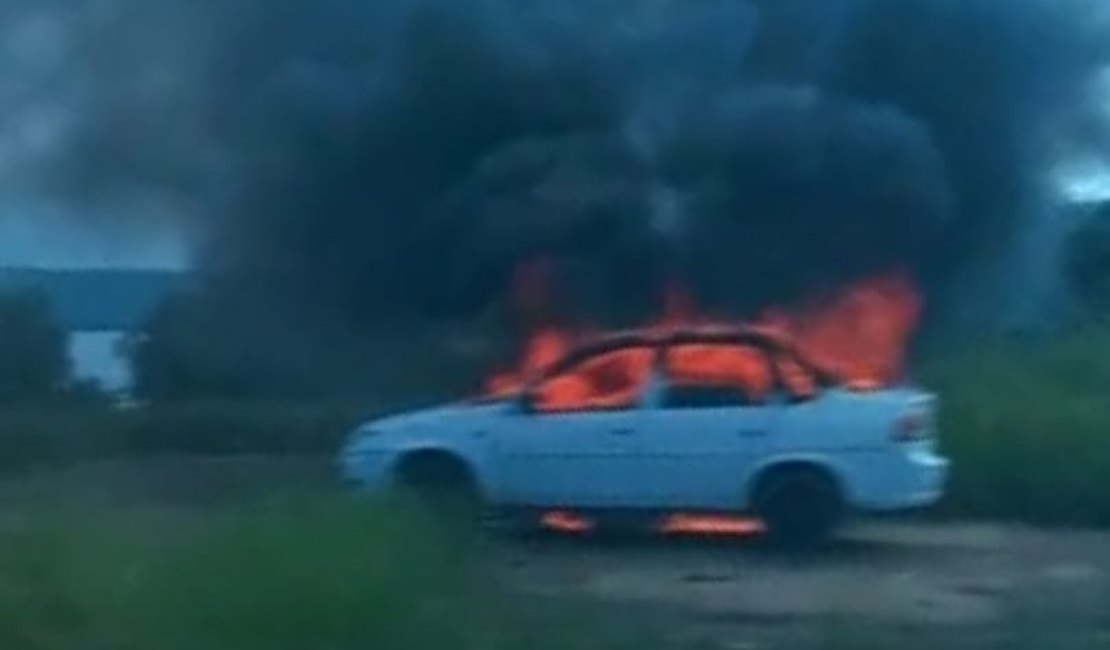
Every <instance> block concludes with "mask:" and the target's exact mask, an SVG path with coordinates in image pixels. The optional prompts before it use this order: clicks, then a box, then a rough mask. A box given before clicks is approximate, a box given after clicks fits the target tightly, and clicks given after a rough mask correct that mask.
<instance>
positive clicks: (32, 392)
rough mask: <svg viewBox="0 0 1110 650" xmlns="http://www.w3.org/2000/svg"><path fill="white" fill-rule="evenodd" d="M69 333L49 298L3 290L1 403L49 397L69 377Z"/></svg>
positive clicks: (0, 297) (60, 389) (0, 296)
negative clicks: (56, 320)
mask: <svg viewBox="0 0 1110 650" xmlns="http://www.w3.org/2000/svg"><path fill="white" fill-rule="evenodd" d="M69 371H70V367H69V352H68V349H67V344H66V334H65V332H63V331H62V330H61V329H60V328H59V327H58V326H57V325H56V324H55V323H54V319H53V315H52V314H51V313H50V306H49V304H48V303H47V301H46V299H45V298H44V297H43V296H41V295H39V294H37V293H33V292H8V293H0V403H8V404H10V403H15V402H20V401H27V400H43V399H50V398H53V397H55V396H57V395H58V394H60V393H62V392H63V391H64V389H65V387H66V384H67V383H68V381H69Z"/></svg>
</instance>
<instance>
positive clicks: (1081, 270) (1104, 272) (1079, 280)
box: [1064, 202, 1110, 318]
mask: <svg viewBox="0 0 1110 650" xmlns="http://www.w3.org/2000/svg"><path fill="white" fill-rule="evenodd" d="M1093 212H1094V213H1093V214H1092V215H1091V217H1090V219H1089V220H1088V221H1087V222H1086V224H1085V225H1084V226H1083V227H1081V228H1079V229H1078V230H1077V231H1076V232H1075V233H1074V234H1073V235H1072V236H1071V238H1070V240H1069V241H1068V244H1067V248H1066V251H1067V258H1066V263H1065V269H1064V270H1065V273H1066V277H1067V279H1068V282H1069V284H1070V286H1071V289H1072V292H1073V293H1074V294H1075V296H1076V297H1077V298H1078V299H1079V302H1080V304H1081V305H1082V306H1083V307H1084V308H1085V309H1086V311H1087V313H1088V315H1090V316H1093V317H1095V318H1107V317H1110V202H1108V203H1103V204H1100V205H1099V206H1098V207H1097V208H1096V209H1095V210H1094V211H1093Z"/></svg>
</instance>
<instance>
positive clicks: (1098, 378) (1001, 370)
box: [925, 327, 1110, 524]
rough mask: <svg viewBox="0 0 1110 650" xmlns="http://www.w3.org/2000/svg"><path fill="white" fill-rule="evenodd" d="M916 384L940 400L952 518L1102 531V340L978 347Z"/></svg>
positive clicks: (1107, 410) (1109, 372)
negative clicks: (1078, 526) (950, 464)
mask: <svg viewBox="0 0 1110 650" xmlns="http://www.w3.org/2000/svg"><path fill="white" fill-rule="evenodd" d="M925 376H926V383H927V384H928V385H929V386H930V388H933V389H935V390H937V391H938V392H939V393H940V394H941V397H942V422H941V428H942V436H943V439H942V441H943V445H944V449H945V451H946V453H947V454H949V455H950V456H951V457H952V459H953V464H954V465H953V476H952V483H951V487H950V495H949V496H950V498H949V507H950V508H951V510H952V511H954V512H956V513H959V514H966V515H975V516H986V517H998V518H1013V519H1019V520H1025V521H1031V522H1039V523H1066V524H1110V481H1108V480H1107V477H1110V399H1107V389H1108V388H1110V331H1108V330H1106V329H1103V328H1100V327H1095V328H1091V329H1088V330H1085V331H1082V332H1077V333H1073V334H1071V335H1068V336H1066V337H1064V338H1062V339H1061V340H1058V341H1055V342H1051V343H1040V344H1033V343H1029V344H1020V343H1014V342H1010V343H994V344H987V345H983V346H980V347H979V348H978V349H977V350H975V351H974V352H968V353H965V354H963V355H959V356H956V357H953V358H949V359H947V360H945V361H943V362H934V363H933V364H932V365H931V367H930V368H928V369H927V370H926V372H925Z"/></svg>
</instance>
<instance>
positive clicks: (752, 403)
mask: <svg viewBox="0 0 1110 650" xmlns="http://www.w3.org/2000/svg"><path fill="white" fill-rule="evenodd" d="M936 405H937V399H936V397H935V396H934V395H932V394H930V393H928V392H924V391H922V390H920V389H917V388H914V387H912V386H908V385H906V386H896V387H885V388H884V387H869V388H866V389H864V388H860V387H854V388H853V387H849V386H847V385H844V383H843V382H838V381H836V380H835V379H834V378H833V377H831V376H829V375H828V374H827V373H825V372H823V371H822V370H821V369H819V368H817V367H815V366H814V365H813V364H812V363H810V362H808V361H807V359H806V358H805V356H804V355H803V354H801V353H800V352H799V351H798V350H797V349H795V348H794V347H792V346H791V345H790V344H789V343H788V342H786V341H783V340H782V339H780V338H777V337H774V336H769V335H766V334H763V333H760V332H758V331H754V330H753V331H747V330H742V329H737V330H713V331H684V332H669V333H666V334H659V333H657V332H630V333H624V334H617V335H611V336H608V337H604V338H601V339H598V340H596V341H594V342H593V343H591V344H588V345H584V346H581V347H579V348H577V349H576V350H574V351H573V352H571V353H569V354H568V355H566V356H565V357H564V358H563V359H562V360H561V361H558V362H557V363H554V364H552V365H550V366H549V367H548V368H547V370H546V371H545V372H543V373H540V374H539V375H538V376H536V377H534V378H532V379H531V380H530V381H528V382H526V384H525V385H524V386H523V387H521V388H520V389H519V390H516V391H512V392H511V393H510V394H507V395H502V396H499V397H490V398H485V399H479V400H475V401H471V402H462V403H456V404H449V405H445V406H440V407H436V408H431V409H426V410H421V411H417V412H412V413H408V414H403V415H398V416H394V417H388V418H385V419H379V420H375V421H371V422H367V423H365V424H363V425H361V426H359V427H358V428H357V430H355V431H354V432H353V434H352V435H351V436H350V439H349V441H348V442H347V444H346V445H345V446H344V448H343V450H342V452H341V454H340V458H339V462H340V467H341V472H342V473H343V476H344V478H345V479H346V480H347V481H349V482H350V483H352V484H354V485H356V486H358V487H359V488H361V489H368V490H377V489H386V488H391V487H402V488H407V489H410V490H412V492H413V493H415V494H418V495H420V496H422V497H425V498H430V499H434V498H437V497H442V498H444V499H445V500H447V499H452V498H461V497H468V498H470V499H473V500H474V501H475V502H480V503H481V504H483V505H484V506H486V508H485V509H486V510H487V511H495V512H498V513H501V514H513V515H514V516H521V515H523V516H525V517H526V518H528V519H532V518H533V517H534V518H535V519H533V520H534V521H537V522H538V521H540V518H542V517H543V516H544V514H545V513H548V514H549V513H553V512H558V513H575V514H577V515H581V516H589V517H590V518H591V521H596V522H601V523H602V524H604V522H606V521H607V520H609V519H612V520H614V521H616V520H618V519H619V520H621V521H625V522H627V521H629V520H630V519H629V515H632V516H634V518H636V519H638V520H640V521H643V522H645V523H649V524H651V523H654V525H656V526H659V525H661V524H660V522H663V521H665V520H666V518H667V517H674V516H676V515H682V514H685V515H691V516H709V515H731V516H736V515H741V516H754V517H755V518H757V519H756V520H757V521H761V522H762V526H763V527H765V529H766V531H767V532H768V533H769V535H770V536H771V537H772V538H774V539H777V540H779V541H783V542H790V543H796V542H805V543H812V542H817V541H820V540H823V539H826V538H827V537H828V536H829V534H830V533H831V532H832V531H834V529H835V527H836V525H837V524H838V522H840V521H841V519H842V517H843V515H846V514H850V513H852V512H864V513H886V512H894V511H902V510H909V509H918V508H922V507H927V506H929V505H932V504H934V503H935V502H936V501H937V500H938V499H939V498H940V497H941V495H942V492H943V489H944V485H945V479H946V474H947V470H948V461H947V459H945V458H943V457H942V456H941V455H940V454H939V453H938V450H937V441H936V425H935V422H936V417H935V416H936ZM440 503H443V501H440Z"/></svg>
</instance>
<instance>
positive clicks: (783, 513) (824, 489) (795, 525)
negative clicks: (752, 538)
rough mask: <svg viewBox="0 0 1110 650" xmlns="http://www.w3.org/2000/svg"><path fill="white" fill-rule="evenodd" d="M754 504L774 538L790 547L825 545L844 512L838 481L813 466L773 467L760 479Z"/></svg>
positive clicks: (778, 544)
mask: <svg viewBox="0 0 1110 650" xmlns="http://www.w3.org/2000/svg"><path fill="white" fill-rule="evenodd" d="M754 506H755V507H754V509H755V513H756V514H757V515H758V516H759V517H760V519H762V520H763V523H764V525H766V527H767V535H768V538H769V539H770V541H771V542H772V543H773V544H774V545H775V546H776V547H780V548H787V549H812V548H815V547H818V546H820V545H822V544H823V543H825V542H826V541H828V539H829V537H830V536H831V535H832V533H833V531H834V530H835V528H836V525H837V524H838V523H839V522H840V518H841V514H842V502H841V498H840V492H839V490H838V489H837V485H836V483H835V482H834V481H833V479H832V478H831V477H829V476H828V474H826V473H825V472H823V471H821V470H818V469H815V468H810V467H790V468H783V469H781V470H772V471H771V473H770V474H768V475H767V476H766V477H765V478H764V479H763V480H761V481H760V484H759V487H758V489H757V490H756V494H755V501H754Z"/></svg>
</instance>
